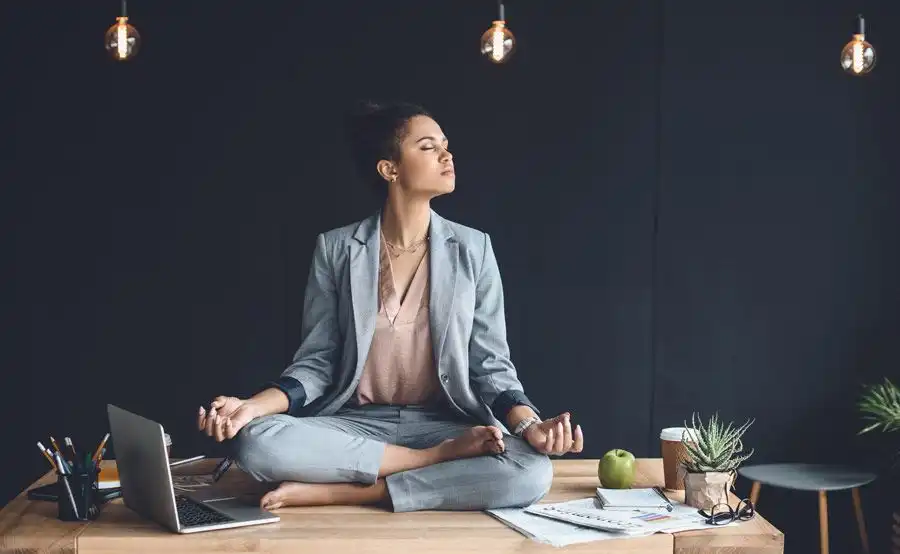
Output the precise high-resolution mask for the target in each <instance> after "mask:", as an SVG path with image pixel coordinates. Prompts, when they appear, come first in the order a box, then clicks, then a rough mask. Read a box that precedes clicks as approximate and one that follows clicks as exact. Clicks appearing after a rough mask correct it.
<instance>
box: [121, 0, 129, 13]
mask: <svg viewBox="0 0 900 554" xmlns="http://www.w3.org/2000/svg"><path fill="white" fill-rule="evenodd" d="M125 2H126V0H122V17H128V7H127V6H126V5H125Z"/></svg>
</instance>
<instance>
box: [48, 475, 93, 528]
mask: <svg viewBox="0 0 900 554" xmlns="http://www.w3.org/2000/svg"><path fill="white" fill-rule="evenodd" d="M98 475H99V472H98V471H96V470H91V471H81V472H77V471H76V472H74V473H72V474H71V475H57V477H56V487H57V500H56V502H57V506H58V508H59V515H58V516H57V517H59V519H61V520H62V521H88V520H92V519H95V518H96V517H97V514H98V513H99V512H100V510H99V509H98V506H97V500H98V498H99V490H98V488H97V476H98ZM66 485H68V487H67V486H66ZM70 491H71V493H72V494H71V495H70V494H69V492H70Z"/></svg>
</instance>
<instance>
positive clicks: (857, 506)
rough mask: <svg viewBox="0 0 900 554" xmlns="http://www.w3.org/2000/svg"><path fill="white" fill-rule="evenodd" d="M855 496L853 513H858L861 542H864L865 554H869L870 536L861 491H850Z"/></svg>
mask: <svg viewBox="0 0 900 554" xmlns="http://www.w3.org/2000/svg"><path fill="white" fill-rule="evenodd" d="M850 494H851V495H853V511H854V512H856V524H857V525H858V526H859V540H860V541H862V547H863V552H865V554H869V534H868V533H866V520H865V518H864V517H863V510H862V501H861V500H860V499H859V489H857V488H854V489H852V490H851V491H850Z"/></svg>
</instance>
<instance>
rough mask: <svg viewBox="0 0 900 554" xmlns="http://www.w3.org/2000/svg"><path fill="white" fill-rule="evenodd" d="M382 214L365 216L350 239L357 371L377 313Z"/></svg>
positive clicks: (368, 344)
mask: <svg viewBox="0 0 900 554" xmlns="http://www.w3.org/2000/svg"><path fill="white" fill-rule="evenodd" d="M380 229H381V214H380V212H379V213H376V214H375V215H373V216H371V217H369V218H367V219H364V220H363V221H361V222H360V224H359V226H358V227H357V228H356V232H355V233H354V234H353V240H351V242H350V298H351V300H352V304H353V324H354V329H355V331H356V352H357V359H356V372H355V374H354V376H355V375H358V374H359V373H360V371H361V370H362V367H363V364H364V363H365V361H366V357H367V356H368V354H369V347H370V346H371V345H372V335H373V334H374V332H375V317H376V315H377V313H378V248H379V246H380V242H379V237H380V235H381V233H380Z"/></svg>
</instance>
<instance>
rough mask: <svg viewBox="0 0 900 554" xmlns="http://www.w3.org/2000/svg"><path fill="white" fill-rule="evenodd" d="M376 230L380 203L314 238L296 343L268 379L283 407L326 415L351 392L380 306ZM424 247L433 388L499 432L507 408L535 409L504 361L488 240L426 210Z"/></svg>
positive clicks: (498, 291)
mask: <svg viewBox="0 0 900 554" xmlns="http://www.w3.org/2000/svg"><path fill="white" fill-rule="evenodd" d="M380 230H381V212H380V211H379V212H376V213H375V214H373V215H372V216H370V217H368V218H366V219H364V220H362V221H359V222H357V223H353V224H351V225H347V226H344V227H340V228H337V229H333V230H331V231H328V232H326V233H322V234H320V235H319V236H318V237H317V239H316V247H315V251H314V253H313V260H312V264H311V266H310V270H309V280H308V283H307V286H306V294H305V297H304V303H303V318H302V324H301V342H300V347H299V348H298V350H297V352H296V354H295V355H294V359H293V363H291V365H290V366H288V367H287V369H285V370H284V372H283V373H282V374H281V377H280V378H278V379H276V380H274V381H271V382H269V383H267V384H266V387H273V386H274V387H277V388H279V389H281V390H282V391H284V393H285V394H287V396H288V398H289V399H290V407H289V408H288V413H290V414H293V415H297V416H310V415H329V414H333V413H334V412H336V411H337V410H338V409H339V408H340V407H341V406H342V405H343V404H344V403H345V402H346V401H347V400H349V399H350V397H351V396H352V395H353V394H354V392H355V391H356V386H357V383H358V382H359V378H360V375H361V374H362V369H363V366H364V364H365V361H366V360H365V358H366V354H367V353H368V352H369V346H370V345H371V343H372V334H373V332H374V330H375V318H376V314H377V310H378V293H377V285H378V262H379V258H378V254H379V246H380V237H381V232H380ZM429 245H430V249H431V250H430V276H431V277H430V281H429V282H430V284H431V287H430V291H429V294H430V302H431V304H430V305H431V313H430V318H431V336H432V343H433V348H434V360H435V367H436V368H437V371H438V374H439V375H440V383H441V387H442V388H443V389H444V391H445V392H446V398H447V399H448V400H449V401H450V404H451V407H453V408H455V409H457V410H459V411H460V412H462V413H464V414H467V415H469V416H472V417H474V418H475V419H476V420H478V421H481V422H483V423H484V424H486V425H497V426H499V427H500V428H501V429H504V430H507V429H506V426H505V421H506V415H507V413H508V412H509V410H510V409H511V408H512V407H513V406H515V405H517V404H525V405H528V406H531V407H532V409H534V410H535V411H537V409H536V408H535V407H534V405H533V404H532V402H531V401H530V400H529V399H528V397H527V396H525V393H524V391H523V388H522V384H521V383H520V382H519V379H518V377H517V376H516V369H515V366H514V365H513V363H512V361H511V360H510V355H509V346H508V345H507V342H506V319H505V313H504V309H503V285H502V283H501V280H500V270H499V268H498V267H497V260H496V258H495V257H494V251H493V248H492V247H491V239H490V237H489V236H488V235H487V233H484V232H481V231H478V230H476V229H472V228H470V227H466V226H464V225H460V224H458V223H454V222H452V221H448V220H446V219H444V218H442V217H441V216H439V215H438V214H437V213H435V212H434V211H432V212H431V226H430V237H429ZM360 353H362V354H363V355H362V356H361V355H360Z"/></svg>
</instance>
